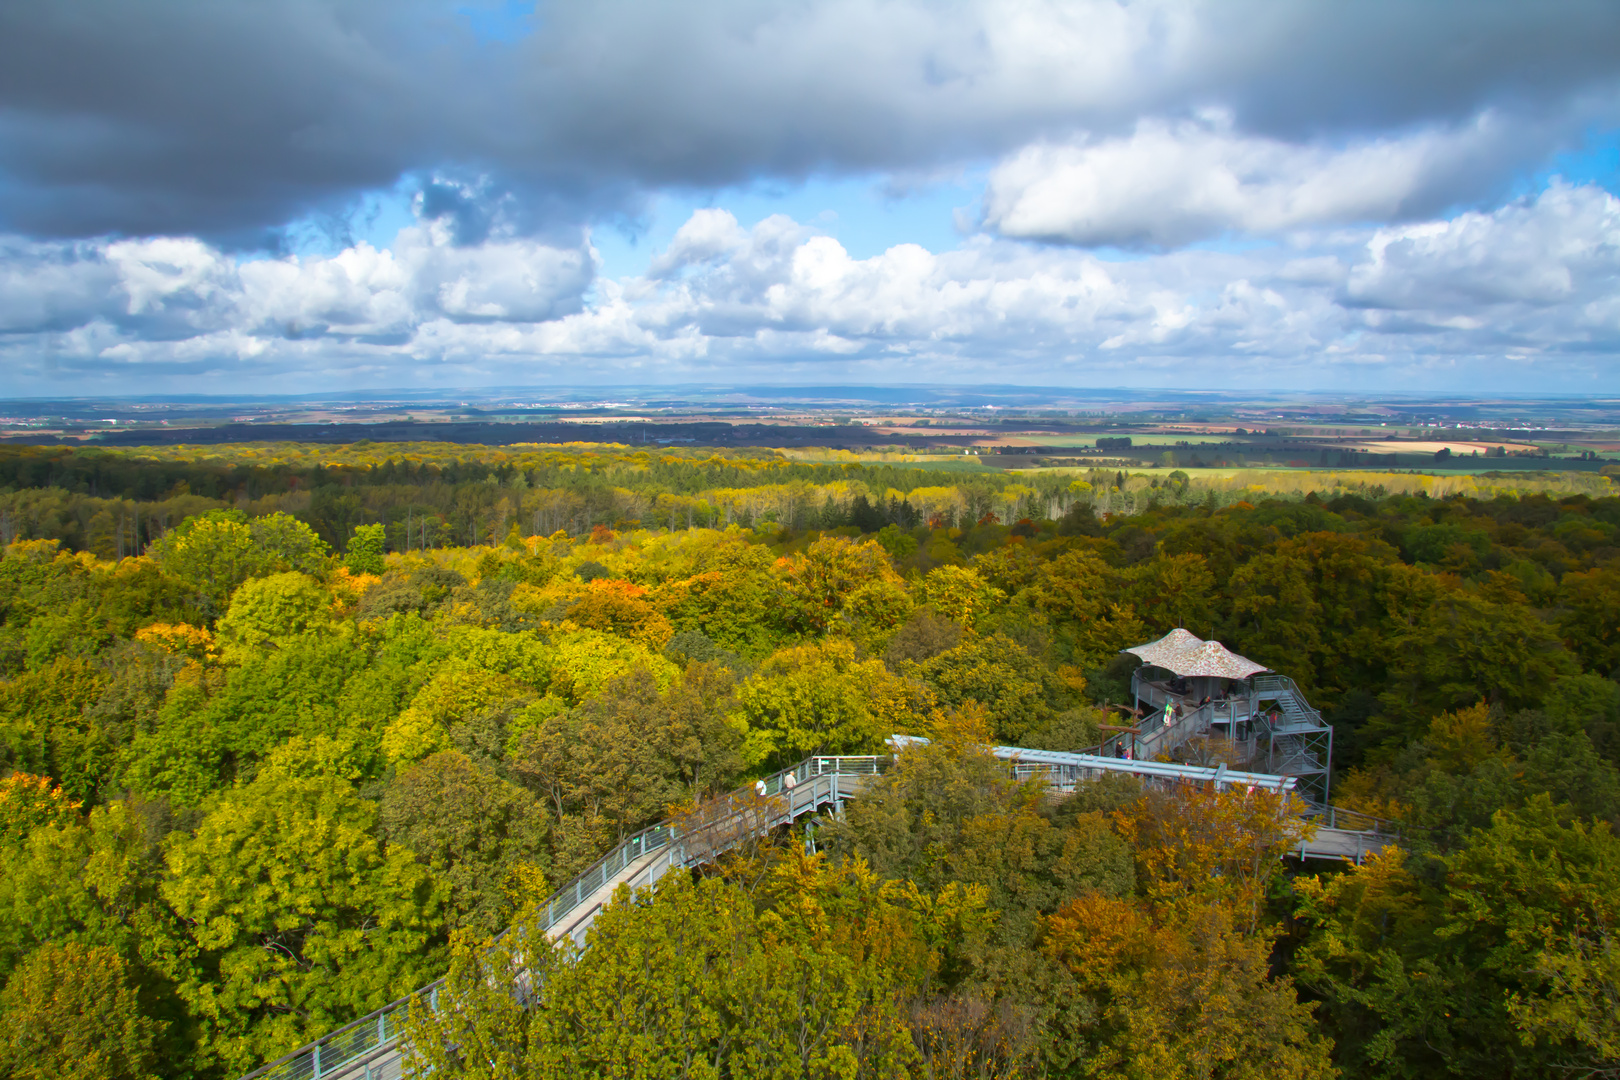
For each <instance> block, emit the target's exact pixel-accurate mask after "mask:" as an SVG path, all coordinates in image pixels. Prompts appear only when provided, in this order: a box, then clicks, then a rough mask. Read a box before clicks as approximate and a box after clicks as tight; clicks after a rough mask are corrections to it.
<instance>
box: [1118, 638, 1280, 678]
mask: <svg viewBox="0 0 1620 1080" xmlns="http://www.w3.org/2000/svg"><path fill="white" fill-rule="evenodd" d="M1125 651H1126V652H1128V653H1131V654H1132V655H1134V656H1139V657H1141V658H1142V662H1143V663H1145V664H1152V665H1153V666H1154V667H1159V668H1164V669H1165V670H1166V671H1169V672H1171V673H1173V674H1176V675H1180V676H1183V677H1185V678H1196V677H1199V676H1205V677H1211V676H1212V677H1215V678H1221V679H1247V678H1248V677H1249V676H1250V675H1257V674H1259V673H1260V672H1262V671H1270V670H1271V669H1270V668H1268V667H1266V666H1265V665H1264V664H1257V663H1255V662H1254V661H1253V660H1250V659H1248V658H1247V657H1243V656H1239V655H1238V654H1237V653H1235V652H1233V651H1232V650H1230V649H1228V648H1227V647H1226V646H1225V645H1222V644H1221V643H1220V642H1218V641H1204V640H1202V639H1201V638H1198V637H1196V636H1194V635H1193V634H1189V633H1188V632H1187V631H1185V630H1183V629H1181V627H1179V626H1178V627H1176V628H1175V629H1174V630H1172V631H1170V632H1169V633H1168V634H1166V635H1164V637H1162V638H1160V639H1159V640H1158V641H1150V642H1148V643H1147V644H1146V645H1138V646H1136V647H1135V648H1131V649H1126V650H1125Z"/></svg>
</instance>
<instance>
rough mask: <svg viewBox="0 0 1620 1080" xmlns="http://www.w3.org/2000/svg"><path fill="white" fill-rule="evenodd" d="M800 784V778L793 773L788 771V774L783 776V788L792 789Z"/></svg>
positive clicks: (785, 789)
mask: <svg viewBox="0 0 1620 1080" xmlns="http://www.w3.org/2000/svg"><path fill="white" fill-rule="evenodd" d="M798 786H799V778H798V777H796V776H794V775H793V774H792V773H788V774H787V775H786V776H784V777H782V789H783V790H784V791H792V790H793V789H794V788H796V787H798Z"/></svg>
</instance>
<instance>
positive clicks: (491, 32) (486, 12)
mask: <svg viewBox="0 0 1620 1080" xmlns="http://www.w3.org/2000/svg"><path fill="white" fill-rule="evenodd" d="M534 7H535V3H534V0H489V2H486V3H481V4H463V5H461V6H460V7H458V8H456V14H457V15H460V16H461V17H462V19H463V20H465V21H466V23H467V26H468V27H469V28H470V29H471V30H472V32H473V33H474V34H476V35H477V36H478V39H479V40H480V41H499V42H509V41H521V40H522V39H524V38H526V37H528V36H529V35H530V34H532V33H534V30H535V22H536V19H535V17H534Z"/></svg>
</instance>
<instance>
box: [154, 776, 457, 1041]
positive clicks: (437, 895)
mask: <svg viewBox="0 0 1620 1080" xmlns="http://www.w3.org/2000/svg"><path fill="white" fill-rule="evenodd" d="M376 820H377V809H376V805H375V804H374V803H372V802H370V801H368V800H366V799H362V798H360V797H359V796H358V795H356V794H355V792H354V790H353V788H352V787H351V785H350V784H349V783H348V782H347V781H345V780H342V779H339V778H336V777H331V776H314V777H297V776H289V775H286V774H284V773H279V772H276V771H273V770H267V771H266V772H265V773H264V774H263V775H261V776H260V777H259V778H258V779H257V780H255V781H254V782H253V783H252V784H249V785H246V786H245V787H241V788H237V789H234V790H232V791H229V792H226V793H224V794H222V795H220V796H218V797H217V798H216V799H215V800H214V801H213V802H212V804H211V805H210V807H209V810H208V814H207V816H206V817H205V818H204V819H203V821H202V824H201V825H200V826H199V827H198V828H197V831H196V833H195V834H194V835H185V834H178V835H176V836H174V837H173V838H172V839H171V840H170V842H169V845H168V849H167V854H168V865H169V870H170V873H171V877H170V878H169V880H168V881H166V882H165V883H164V885H163V896H164V899H165V900H166V901H167V902H168V903H169V905H170V906H171V907H172V908H173V909H174V912H175V914H176V915H177V916H179V917H180V919H182V920H183V922H184V925H185V927H186V931H187V936H188V938H189V939H190V949H189V950H188V954H187V963H186V969H185V970H184V971H183V973H182V977H181V979H180V986H179V992H180V994H181V996H182V997H183V998H184V999H185V1001H186V1003H187V1006H188V1008H189V1010H190V1011H191V1013H192V1014H193V1015H194V1016H196V1017H198V1018H199V1020H200V1021H201V1023H202V1026H203V1035H202V1044H201V1048H200V1049H201V1052H202V1053H204V1054H206V1055H208V1056H210V1057H212V1058H214V1059H215V1060H217V1061H218V1062H219V1065H220V1068H222V1069H224V1070H226V1071H230V1072H236V1073H242V1072H247V1071H249V1070H251V1069H252V1068H254V1067H255V1066H256V1065H258V1064H260V1063H261V1062H263V1061H265V1060H268V1059H270V1058H274V1057H278V1056H280V1055H281V1054H282V1053H285V1052H286V1051H287V1050H288V1049H291V1048H292V1047H295V1046H298V1045H300V1044H301V1043H303V1042H306V1041H308V1040H309V1039H311V1038H313V1037H315V1036H317V1035H320V1034H323V1033H324V1032H326V1031H329V1030H331V1029H332V1028H335V1027H340V1026H342V1025H343V1024H344V1023H346V1022H347V1021H349V1020H351V1019H353V1018H354V1017H356V1016H360V1015H363V1014H365V1013H367V1012H369V1011H371V1010H372V1009H375V1008H378V1007H379V1006H381V1005H383V1004H386V1003H387V1002H388V1001H391V1000H393V999H394V998H396V997H398V996H399V995H401V994H403V993H406V992H407V991H409V990H410V989H412V988H413V987H416V986H420V985H422V984H423V983H425V982H427V981H429V980H430V979H431V978H433V976H434V975H435V974H436V973H437V971H438V970H439V969H440V967H439V966H440V964H441V963H442V962H443V960H442V958H443V956H444V940H443V937H442V929H441V928H442V920H443V909H444V901H445V896H444V892H445V890H444V888H443V886H442V885H441V884H439V883H437V882H435V881H434V879H433V877H432V875H431V873H430V872H429V871H428V870H427V868H425V867H422V866H420V865H418V863H417V861H416V858H415V856H414V855H413V854H412V852H411V851H409V850H408V849H406V848H394V849H390V848H387V847H385V846H384V845H383V844H382V843H381V842H380V841H379V840H377V838H376V836H375V835H374V832H375V827H376Z"/></svg>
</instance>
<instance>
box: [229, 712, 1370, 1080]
mask: <svg viewBox="0 0 1620 1080" xmlns="http://www.w3.org/2000/svg"><path fill="white" fill-rule="evenodd" d="M926 741H927V740H925V739H921V738H916V737H912V736H896V737H895V738H894V739H893V740H892V741H891V745H893V746H894V747H895V749H896V750H903V749H904V747H906V746H907V745H913V744H921V743H926ZM992 752H993V753H994V754H995V755H996V756H997V757H999V758H1002V759H1003V760H1005V761H1008V762H1009V763H1010V767H1011V769H1012V771H1013V773H1014V775H1015V776H1017V777H1019V778H1020V779H1034V778H1037V777H1039V778H1041V779H1044V780H1045V781H1046V783H1047V784H1048V785H1049V786H1051V787H1053V788H1055V789H1058V790H1063V791H1068V790H1073V788H1074V786H1075V785H1076V784H1077V783H1079V782H1082V781H1086V780H1095V779H1098V778H1099V777H1101V776H1104V775H1106V774H1108V773H1122V774H1126V775H1131V776H1135V777H1137V778H1138V779H1140V780H1142V781H1144V782H1145V783H1148V784H1150V785H1174V784H1181V783H1211V784H1214V785H1215V786H1216V787H1218V788H1219V787H1227V788H1230V787H1234V786H1245V787H1250V788H1267V789H1272V790H1279V791H1291V790H1293V788H1294V786H1295V778H1294V777H1292V776H1278V775H1271V774H1264V773H1249V772H1238V771H1235V770H1230V769H1228V768H1227V767H1226V766H1224V765H1220V766H1216V767H1214V768H1209V767H1206V766H1199V765H1187V764H1183V763H1180V762H1169V761H1144V760H1125V759H1121V758H1116V757H1113V756H1111V755H1096V754H1075V753H1067V752H1062V751H1053V750H1031V749H1028V748H1024V747H1017V746H997V747H993V748H992ZM891 760H892V758H891V757H889V756H888V755H881V756H880V755H862V756H840V757H830V756H829V757H812V758H806V759H805V760H804V761H801V762H800V763H799V764H797V765H795V766H793V767H792V768H791V769H784V770H783V771H781V772H779V773H776V774H774V775H772V776H769V777H766V778H765V779H764V780H763V781H760V782H758V783H757V784H756V785H755V786H753V787H751V788H744V789H742V790H741V791H739V792H736V793H734V794H733V795H731V796H729V805H730V809H729V810H726V809H721V810H720V811H719V812H718V813H717V814H714V815H713V816H710V817H708V818H707V819H705V820H701V821H697V819H695V818H694V817H687V818H682V819H671V820H669V821H664V822H660V823H659V824H657V825H654V826H652V827H651V828H647V829H643V830H642V831H640V832H638V833H636V834H635V835H634V836H631V837H630V838H629V839H627V840H625V841H624V842H623V843H621V844H619V845H618V846H616V847H615V848H614V849H613V850H612V851H610V852H608V853H607V854H606V855H604V856H603V857H602V858H600V859H598V860H597V861H596V862H594V863H592V864H591V865H590V866H588V867H586V868H585V870H584V871H583V872H582V873H580V874H579V875H578V876H576V877H575V878H573V879H572V880H570V881H569V882H567V883H566V884H565V885H563V886H562V888H560V889H558V890H557V891H556V892H555V893H553V894H552V895H551V897H550V898H548V899H547V901H546V903H545V905H544V907H543V908H542V910H541V911H540V912H539V925H540V927H541V929H542V930H544V931H546V932H547V933H548V934H553V935H556V934H557V933H558V931H562V932H565V933H567V934H568V935H569V936H570V937H572V938H574V939H575V940H576V941H580V939H581V938H582V937H583V934H584V931H585V929H586V928H587V927H588V926H589V924H590V922H591V921H592V920H593V919H594V918H595V914H596V913H597V912H598V911H600V910H601V908H602V906H603V904H605V903H606V902H607V901H608V900H609V899H611V896H610V895H604V890H605V889H606V888H607V886H609V885H615V883H616V880H617V883H618V884H624V885H626V886H627V887H629V888H630V889H631V890H632V891H635V890H636V889H638V888H641V887H643V886H647V885H651V884H653V883H654V882H656V881H657V880H658V878H659V877H660V876H661V875H662V874H663V873H664V872H666V871H667V870H668V869H671V868H675V867H685V866H690V865H696V864H698V863H703V862H707V861H709V860H710V859H713V858H714V857H715V856H716V855H718V854H719V853H721V852H723V851H726V850H730V849H731V848H732V847H735V846H736V845H737V844H738V843H740V842H742V841H743V840H744V839H745V838H747V837H749V836H752V835H757V834H759V833H762V832H765V831H768V830H770V829H772V828H775V827H776V826H777V825H780V824H782V823H783V822H784V821H792V820H794V819H795V818H797V817H799V816H802V815H804V814H807V813H811V812H814V811H815V810H817V809H818V808H820V807H822V806H826V805H830V804H836V803H837V802H839V801H840V800H841V799H842V798H844V797H845V796H847V795H852V794H855V793H856V792H857V791H858V790H859V785H860V783H862V782H864V780H865V779H866V778H867V777H870V776H874V775H877V774H880V773H882V772H883V771H884V770H885V769H886V767H887V765H888V763H889V762H890V761H891ZM789 776H791V777H792V778H793V783H792V784H791V785H790V784H789V783H788V778H789ZM759 796H764V797H765V798H764V800H761V799H759V798H758V797H759ZM1307 816H1308V817H1312V816H1313V817H1315V818H1316V819H1317V820H1318V823H1319V826H1320V827H1319V829H1318V836H1317V838H1316V839H1315V840H1313V841H1312V842H1310V843H1309V844H1303V843H1302V844H1301V845H1300V846H1299V849H1298V851H1297V852H1296V854H1297V856H1298V857H1299V858H1302V859H1303V858H1330V859H1352V860H1354V861H1356V862H1360V861H1361V859H1362V858H1363V857H1364V856H1365V854H1366V853H1368V852H1371V851H1376V850H1378V848H1379V847H1381V846H1383V845H1385V844H1387V843H1388V842H1390V841H1392V840H1393V839H1395V838H1398V837H1399V836H1400V823H1398V822H1391V821H1387V820H1385V819H1381V818H1376V817H1372V816H1371V815H1367V814H1361V813H1359V812H1357V811H1352V810H1342V809H1338V808H1335V807H1324V808H1321V809H1320V810H1316V811H1307ZM694 822H696V823H695V824H694ZM638 862H642V865H641V866H640V867H637V866H636V864H637V863H638ZM632 868H635V869H634V871H633V873H631V874H629V875H627V876H623V877H621V875H624V874H625V871H627V870H631V869H632ZM613 891H614V892H616V891H617V889H616V885H615V889H614V890H613ZM502 936H504V934H503V935H502ZM580 943H581V944H583V942H582V941H581V942H580ZM443 985H444V980H443V979H441V980H439V981H438V982H435V983H432V984H430V985H428V986H425V987H423V988H422V989H420V990H418V991H416V992H415V993H414V994H412V995H410V996H409V997H405V998H401V999H400V1000H398V1001H394V1002H390V1003H389V1004H388V1005H385V1006H383V1007H382V1008H381V1009H378V1010H377V1011H376V1012H373V1013H370V1014H368V1015H366V1016H363V1017H361V1018H360V1019H358V1020H356V1021H354V1022H353V1023H351V1024H348V1025H346V1026H344V1027H342V1028H339V1029H338V1030H336V1031H334V1032H332V1033H331V1034H329V1035H326V1036H324V1037H322V1038H320V1039H317V1040H316V1041H314V1042H312V1043H310V1044H308V1045H307V1046H303V1047H300V1048H299V1049H297V1050H295V1051H293V1052H292V1053H290V1054H288V1055H287V1056H285V1057H283V1058H281V1059H279V1060H277V1061H274V1062H271V1063H270V1064H268V1065H266V1066H264V1067H262V1068H260V1069H258V1070H256V1071H254V1072H252V1073H249V1074H248V1076H247V1077H245V1078H244V1080H395V1078H397V1077H398V1076H399V1075H400V1073H399V1069H400V1052H399V1048H398V1045H397V1044H398V1040H399V1036H400V1034H401V1032H402V1030H403V1028H404V1020H405V1017H406V1015H407V1014H406V1012H405V1010H406V1009H408V1008H409V1006H410V1003H411V1001H412V1000H416V999H420V998H423V997H426V998H427V999H428V1001H429V1002H430V1003H436V1002H437V998H438V992H439V988H440V987H441V986H443Z"/></svg>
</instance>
